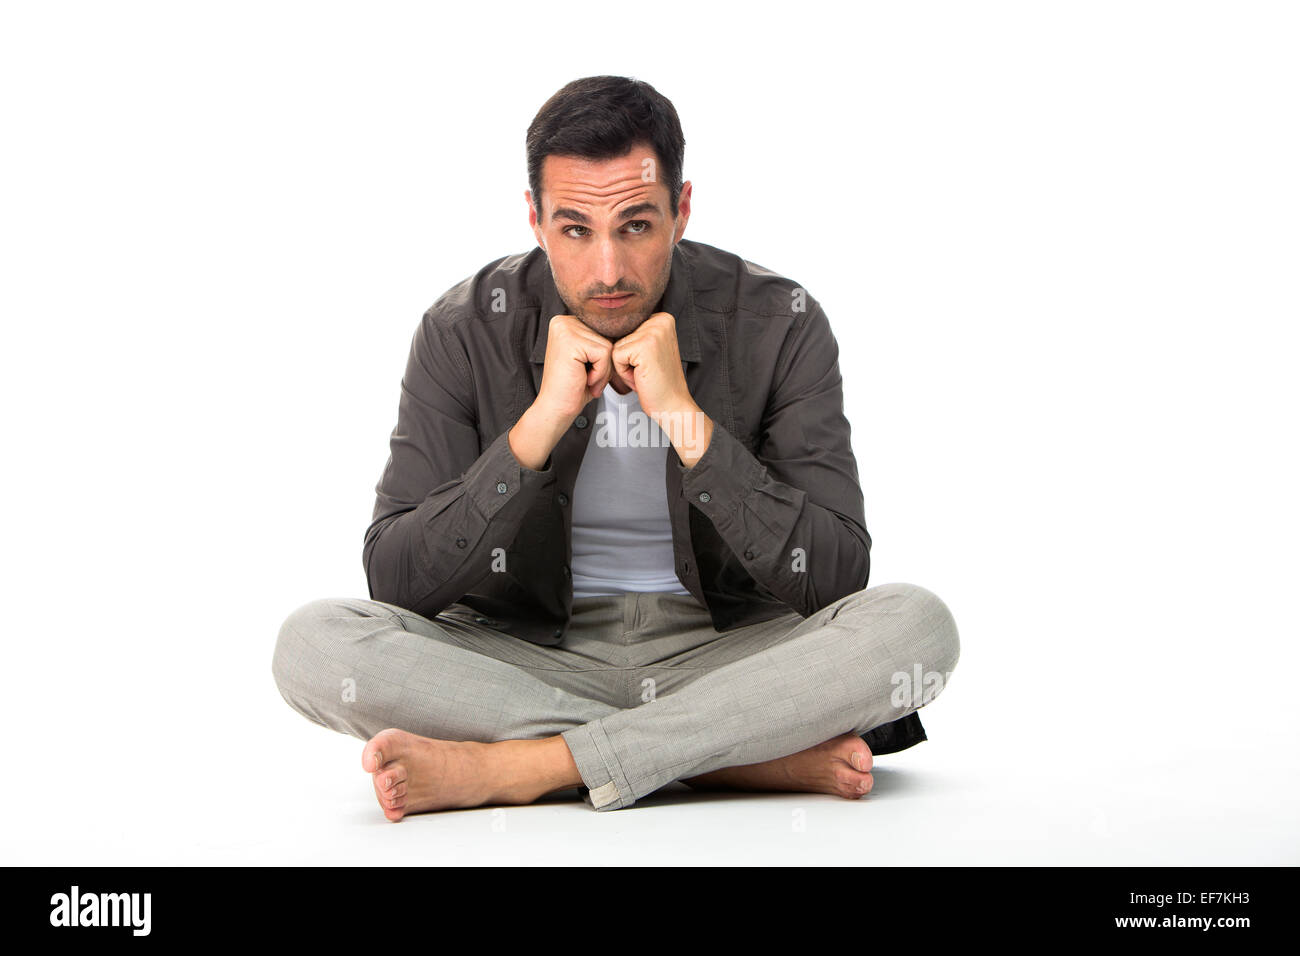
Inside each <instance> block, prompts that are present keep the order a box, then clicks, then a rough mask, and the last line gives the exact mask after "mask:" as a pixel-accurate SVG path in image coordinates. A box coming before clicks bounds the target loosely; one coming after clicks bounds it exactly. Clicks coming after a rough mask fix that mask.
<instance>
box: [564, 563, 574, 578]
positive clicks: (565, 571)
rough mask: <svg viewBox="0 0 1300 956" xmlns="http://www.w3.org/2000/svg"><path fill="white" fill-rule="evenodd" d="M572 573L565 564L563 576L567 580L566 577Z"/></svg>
mask: <svg viewBox="0 0 1300 956" xmlns="http://www.w3.org/2000/svg"><path fill="white" fill-rule="evenodd" d="M572 573H573V572H572V571H570V570H569V566H568V565H567V564H566V565H565V566H564V576H565V577H566V578H567V577H568V576H569V575H570V574H572Z"/></svg>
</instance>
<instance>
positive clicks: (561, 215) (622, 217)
mask: <svg viewBox="0 0 1300 956" xmlns="http://www.w3.org/2000/svg"><path fill="white" fill-rule="evenodd" d="M648 212H652V213H654V214H655V215H657V216H662V215H663V213H661V212H660V211H659V206H658V205H657V204H655V203H652V202H639V203H637V204H636V205H635V206H628V207H627V208H626V209H624V210H623V211H622V212H621V213H619V221H620V222H626V221H627V220H629V219H632V218H633V217H635V216H640V215H641V214H643V213H648ZM556 219H572V220H573V221H574V222H578V223H581V224H582V225H584V226H589V225H591V220H590V219H588V218H587V217H586V216H585V215H583V214H582V213H580V212H578V210H576V209H570V208H569V207H568V206H561V207H560V208H559V209H557V210H555V211H554V212H553V213H551V221H552V222H554V221H555V220H556Z"/></svg>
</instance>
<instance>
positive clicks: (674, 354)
mask: <svg viewBox="0 0 1300 956" xmlns="http://www.w3.org/2000/svg"><path fill="white" fill-rule="evenodd" d="M614 370H615V371H616V372H617V373H618V375H619V377H620V378H621V379H622V380H623V381H625V382H627V384H628V385H630V386H631V387H632V389H633V390H634V391H635V392H636V397H637V400H638V401H639V402H640V403H641V410H642V411H644V412H645V413H646V414H647V415H649V416H650V418H651V419H652V420H653V421H654V422H655V423H656V424H658V425H659V427H660V428H661V429H662V430H663V431H664V433H665V434H666V435H667V436H668V439H669V441H671V442H672V443H673V447H674V448H675V449H677V455H678V457H679V458H681V460H682V464H683V465H685V466H686V467H687V468H690V467H692V466H693V465H694V464H695V463H696V462H697V461H699V459H700V457H701V456H702V455H703V454H704V451H705V449H706V448H708V447H709V439H710V438H711V437H712V435H713V422H712V421H711V420H710V419H709V417H708V416H707V415H705V414H704V411H703V410H702V409H701V408H700V406H699V405H697V404H696V403H695V399H693V398H692V397H691V390H690V389H689V388H688V387H687V385H686V376H685V374H683V372H682V358H681V353H680V352H678V350H677V321H676V319H674V318H673V316H672V315H671V314H670V313H668V312H656V313H654V314H653V315H651V316H650V317H649V318H648V319H646V320H645V321H644V322H642V323H641V325H640V326H639V327H638V328H637V330H636V331H635V332H632V333H630V334H628V335H626V336H624V337H623V338H621V339H619V340H618V341H617V342H615V343H614Z"/></svg>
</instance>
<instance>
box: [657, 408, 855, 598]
mask: <svg viewBox="0 0 1300 956" xmlns="http://www.w3.org/2000/svg"><path fill="white" fill-rule="evenodd" d="M682 488H683V492H684V493H685V495H686V497H687V500H688V501H689V502H690V504H691V506H692V507H695V508H698V509H699V510H700V511H701V512H702V513H703V514H704V515H705V516H707V517H708V518H709V520H710V521H711V522H712V524H713V526H714V528H715V529H716V530H717V532H718V534H719V536H721V537H722V539H723V541H724V542H725V543H726V544H727V546H728V547H729V548H730V549H731V550H732V552H733V553H735V555H736V556H737V558H738V559H739V560H740V561H741V563H742V564H743V565H744V567H745V569H746V571H748V572H749V574H750V575H751V576H752V577H753V578H754V580H755V581H757V582H758V583H759V584H760V585H762V586H763V587H765V588H767V590H769V591H770V592H771V593H772V594H773V595H775V596H776V597H777V599H779V600H780V601H782V602H783V603H785V604H787V605H789V606H790V607H792V608H794V609H795V610H796V611H798V612H799V613H800V614H802V615H804V616H805V617H806V616H808V615H811V614H814V613H816V612H817V611H818V610H820V609H821V608H823V607H825V606H826V605H828V604H830V603H832V602H834V601H836V600H838V599H839V598H841V597H844V596H846V595H848V594H852V593H854V592H855V591H860V590H862V589H864V588H865V587H866V586H867V579H868V577H869V575H870V570H871V550H870V549H871V539H870V536H869V535H868V534H867V532H866V529H865V527H863V526H862V525H861V524H860V523H858V522H857V521H856V520H855V519H854V518H852V517H850V516H846V515H841V514H839V513H837V512H835V511H833V510H831V509H830V508H828V507H825V506H822V505H819V504H817V503H814V502H813V501H810V500H809V499H808V495H807V493H805V492H804V491H803V490H801V489H799V488H795V487H793V486H791V485H789V484H786V483H784V482H781V481H779V480H777V479H776V478H775V477H773V476H772V474H771V472H770V470H769V469H768V468H767V467H766V466H764V465H763V463H762V462H760V461H759V460H758V459H757V458H756V457H755V456H754V455H753V453H751V452H750V451H749V450H748V449H747V448H745V446H744V445H742V444H741V443H740V441H739V440H737V439H736V438H735V436H733V435H732V434H731V433H730V432H728V431H727V430H726V429H725V428H720V427H719V428H714V429H713V431H712V434H711V440H710V442H709V445H708V446H707V448H706V450H705V453H704V454H703V455H702V456H701V457H700V459H699V460H698V461H697V462H696V464H695V466H694V467H692V468H683V470H682ZM858 500H861V499H860V492H859V493H858Z"/></svg>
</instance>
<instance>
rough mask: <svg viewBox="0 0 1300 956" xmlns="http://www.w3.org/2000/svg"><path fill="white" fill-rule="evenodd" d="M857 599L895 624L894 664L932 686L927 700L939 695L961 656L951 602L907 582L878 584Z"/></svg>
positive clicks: (891, 630)
mask: <svg viewBox="0 0 1300 956" xmlns="http://www.w3.org/2000/svg"><path fill="white" fill-rule="evenodd" d="M854 598H855V599H856V600H857V601H858V602H859V604H860V606H861V607H862V608H864V609H865V610H868V611H869V612H871V613H873V614H879V615H882V616H883V619H884V621H891V622H892V623H893V626H892V627H889V637H888V644H889V647H890V648H891V649H892V650H893V652H894V655H893V660H892V661H891V662H890V664H891V666H892V667H894V668H896V670H897V671H898V672H899V673H906V675H908V677H909V679H910V680H912V681H913V682H915V681H916V680H917V679H918V678H919V679H921V680H923V681H924V683H925V685H926V686H927V687H929V688H932V690H931V691H930V693H929V694H927V699H928V698H929V697H931V696H934V695H937V693H938V692H939V690H940V689H941V688H942V687H943V685H944V684H945V683H946V682H947V680H948V676H949V674H951V673H952V671H953V670H954V669H955V668H956V666H957V660H958V658H959V657H960V656H961V641H960V639H959V637H958V634H957V621H956V619H955V618H954V617H953V615H952V611H950V610H949V609H948V605H947V604H945V603H944V602H943V601H942V600H941V599H940V598H939V596H938V595H937V594H935V593H934V592H933V591H931V590H929V589H927V588H923V587H921V586H920V585H917V584H906V583H891V584H881V585H877V586H876V587H873V588H868V589H866V590H864V591H860V592H858V594H856V595H854ZM881 623H883V621H882V622H881ZM897 676H898V674H895V677H897Z"/></svg>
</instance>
